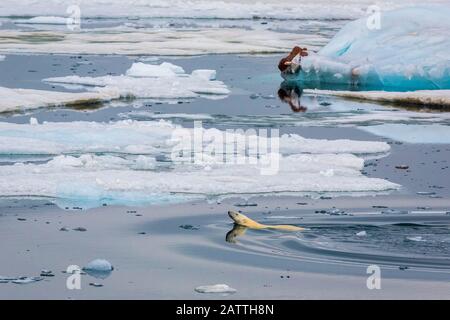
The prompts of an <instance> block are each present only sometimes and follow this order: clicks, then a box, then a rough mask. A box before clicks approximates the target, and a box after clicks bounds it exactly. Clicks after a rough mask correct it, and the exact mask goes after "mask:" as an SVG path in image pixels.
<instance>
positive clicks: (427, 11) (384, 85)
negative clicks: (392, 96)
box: [294, 5, 450, 91]
mask: <svg viewBox="0 0 450 320" xmlns="http://www.w3.org/2000/svg"><path fill="white" fill-rule="evenodd" d="M449 16H450V7H449V6H448V5H445V6H444V5H442V6H433V5H430V6H427V5H423V6H418V7H412V8H404V9H398V10H393V11H388V12H382V13H381V26H380V28H368V27H367V18H366V17H365V18H361V19H359V20H356V21H353V22H351V23H349V24H347V25H346V26H345V27H344V28H342V30H341V31H340V32H339V33H338V34H337V35H336V36H335V37H334V38H333V39H332V40H331V41H330V42H329V43H328V44H327V45H326V46H325V47H324V48H322V49H321V50H320V51H319V52H318V54H311V55H310V56H308V57H305V58H304V59H303V60H302V71H301V72H300V73H299V74H298V75H297V76H294V77H297V79H298V80H300V81H302V82H304V83H309V85H311V86H318V85H321V84H324V83H325V84H326V83H328V84H330V83H331V84H345V85H348V86H357V87H360V88H365V87H367V88H370V89H377V88H378V89H389V90H396V91H404V90H421V89H423V90H427V89H450V64H449V63H448V61H449V52H450V20H449V19H448V17H449ZM336 73H339V74H341V75H343V77H334V75H335V74H336Z"/></svg>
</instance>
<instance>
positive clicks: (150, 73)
mask: <svg viewBox="0 0 450 320" xmlns="http://www.w3.org/2000/svg"><path fill="white" fill-rule="evenodd" d="M44 81H46V82H49V83H53V84H61V85H74V84H75V85H82V86H84V88H85V89H86V90H87V92H74V93H71V92H57V91H48V90H33V89H10V88H5V87H0V98H1V99H0V112H12V111H20V110H28V109H36V108H41V107H58V106H74V105H81V104H86V103H95V102H102V101H110V100H114V99H119V98H149V99H155V100H179V99H193V98H198V97H203V98H208V99H221V98H224V97H226V96H227V95H228V94H229V93H230V91H229V90H228V88H227V86H226V85H225V84H224V83H223V82H222V81H219V80H216V71H215V70H204V69H200V70H194V71H192V73H191V74H187V73H185V71H184V70H183V68H181V67H179V66H177V65H174V64H171V63H168V62H163V63H161V64H160V65H152V64H145V63H142V62H137V63H134V64H133V65H132V66H131V67H130V68H129V69H128V70H127V71H126V74H125V75H121V76H103V77H80V76H68V77H58V78H49V79H44Z"/></svg>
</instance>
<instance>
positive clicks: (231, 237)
mask: <svg viewBox="0 0 450 320" xmlns="http://www.w3.org/2000/svg"><path fill="white" fill-rule="evenodd" d="M247 229H248V228H247V227H244V226H241V225H238V224H236V223H235V224H234V225H233V229H231V230H230V231H228V233H227V235H226V237H225V240H226V241H227V242H229V243H237V240H236V238H237V237H240V236H243V235H244V234H245V231H247Z"/></svg>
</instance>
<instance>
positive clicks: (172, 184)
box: [0, 120, 399, 207]
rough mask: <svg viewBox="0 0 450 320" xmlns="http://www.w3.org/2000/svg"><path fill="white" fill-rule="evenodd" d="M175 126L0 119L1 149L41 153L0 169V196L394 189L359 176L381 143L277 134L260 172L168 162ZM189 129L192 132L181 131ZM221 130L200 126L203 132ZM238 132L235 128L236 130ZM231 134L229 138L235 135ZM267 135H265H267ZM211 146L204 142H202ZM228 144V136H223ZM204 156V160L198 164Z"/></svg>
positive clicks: (72, 198)
mask: <svg viewBox="0 0 450 320" xmlns="http://www.w3.org/2000/svg"><path fill="white" fill-rule="evenodd" d="M180 128H181V127H179V126H176V125H174V124H172V123H170V122H167V121H131V120H126V121H120V122H111V123H92V122H70V123H50V122H44V123H42V124H38V125H36V124H33V125H32V124H11V123H0V153H1V154H4V155H8V157H9V158H10V159H11V161H14V157H15V156H19V155H23V154H28V155H30V156H32V155H39V154H41V155H47V156H50V157H51V158H50V160H49V161H47V162H45V163H38V162H36V163H33V162H32V163H22V162H21V161H19V160H16V161H15V162H16V163H15V164H13V165H5V166H1V167H0V177H1V179H0V193H1V194H2V195H4V196H35V197H50V198H55V199H60V200H61V201H60V202H59V203H73V204H76V205H77V206H82V207H93V206H94V207H95V206H100V205H102V204H103V203H109V204H130V203H134V204H140V203H142V204H145V203H147V204H148V203H167V202H180V201H186V200H192V199H200V198H203V199H204V198H205V197H211V196H216V197H228V196H232V195H245V194H271V193H272V194H273V193H279V194H302V193H318V192H331V193H333V192H336V193H341V194H346V193H364V192H381V191H387V190H393V189H397V188H399V186H398V185H397V184H394V183H391V182H389V181H386V180H384V179H377V178H368V177H366V176H364V175H363V174H361V170H362V169H363V166H364V160H363V159H362V158H361V157H359V156H357V155H360V154H380V153H385V152H388V151H389V146H388V145H387V144H386V143H384V142H368V141H352V140H323V139H322V140H321V139H305V138H303V137H301V136H298V135H283V136H281V137H280V153H281V155H280V157H281V158H280V161H279V171H278V172H277V173H276V174H275V175H270V176H265V175H261V174H260V168H259V167H258V165H254V164H251V162H246V163H242V164H237V163H234V162H232V163H217V162H216V161H215V160H214V158H211V159H209V158H208V157H206V158H204V162H203V163H202V164H196V163H186V162H183V161H181V162H179V161H175V160H176V159H175V160H172V161H169V162H167V161H157V160H156V159H157V158H160V157H165V158H166V159H171V158H170V155H171V152H172V151H173V148H174V147H175V146H177V145H179V144H180V142H181V140H180V138H179V137H177V136H173V133H174V131H175V130H177V129H180ZM182 130H187V132H188V133H189V132H190V131H189V130H193V129H182ZM217 132H220V131H219V130H217V129H203V134H204V136H205V137H206V136H208V135H209V134H213V133H217ZM235 135H239V133H235ZM236 138H237V136H236V137H234V139H236ZM267 139H271V138H267ZM209 143H210V141H209V140H207V139H205V141H204V144H205V147H206V146H208V144H209ZM227 143H228V141H227ZM205 160H206V161H205Z"/></svg>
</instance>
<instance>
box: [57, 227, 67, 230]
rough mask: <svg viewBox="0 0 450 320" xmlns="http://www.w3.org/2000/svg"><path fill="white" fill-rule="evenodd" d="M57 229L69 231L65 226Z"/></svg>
mask: <svg viewBox="0 0 450 320" xmlns="http://www.w3.org/2000/svg"><path fill="white" fill-rule="evenodd" d="M59 231H69V229H67V228H66V227H62V228H61V229H59Z"/></svg>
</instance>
